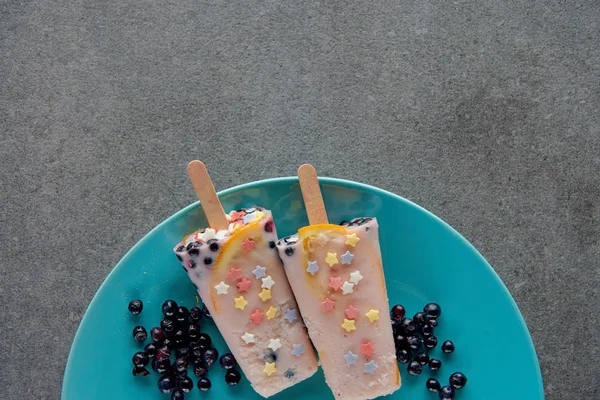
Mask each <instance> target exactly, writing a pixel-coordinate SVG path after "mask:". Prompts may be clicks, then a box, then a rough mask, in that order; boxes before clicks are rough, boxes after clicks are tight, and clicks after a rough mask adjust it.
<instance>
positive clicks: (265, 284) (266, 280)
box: [261, 275, 275, 289]
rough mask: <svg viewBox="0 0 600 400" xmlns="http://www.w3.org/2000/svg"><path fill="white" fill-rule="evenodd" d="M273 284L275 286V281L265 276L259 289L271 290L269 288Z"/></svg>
mask: <svg viewBox="0 0 600 400" xmlns="http://www.w3.org/2000/svg"><path fill="white" fill-rule="evenodd" d="M274 284H275V281H274V280H273V278H271V275H269V276H267V277H266V278H262V286H261V287H263V288H267V289H271V287H272V286H273V285H274Z"/></svg>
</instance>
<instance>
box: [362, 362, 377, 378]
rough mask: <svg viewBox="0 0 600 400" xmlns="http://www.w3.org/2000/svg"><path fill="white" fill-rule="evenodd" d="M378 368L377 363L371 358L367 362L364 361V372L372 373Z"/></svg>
mask: <svg viewBox="0 0 600 400" xmlns="http://www.w3.org/2000/svg"><path fill="white" fill-rule="evenodd" d="M377 368H379V365H377V364H375V361H373V360H371V361H369V362H368V363H365V372H367V373H369V374H371V375H373V374H374V373H375V370H376V369H377Z"/></svg>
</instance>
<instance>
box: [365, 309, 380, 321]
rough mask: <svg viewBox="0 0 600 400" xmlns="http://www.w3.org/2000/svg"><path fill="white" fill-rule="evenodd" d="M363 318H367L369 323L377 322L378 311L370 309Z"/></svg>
mask: <svg viewBox="0 0 600 400" xmlns="http://www.w3.org/2000/svg"><path fill="white" fill-rule="evenodd" d="M365 316H366V317H367V318H369V322H373V321H377V320H378V319H379V310H373V309H371V310H369V312H368V313H366V314H365Z"/></svg>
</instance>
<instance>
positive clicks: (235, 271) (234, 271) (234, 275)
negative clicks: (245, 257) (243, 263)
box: [227, 268, 243, 282]
mask: <svg viewBox="0 0 600 400" xmlns="http://www.w3.org/2000/svg"><path fill="white" fill-rule="evenodd" d="M227 276H228V277H229V279H231V280H232V281H234V282H236V281H239V280H240V279H242V278H243V275H242V270H241V269H239V268H231V269H230V270H229V272H228V273H227Z"/></svg>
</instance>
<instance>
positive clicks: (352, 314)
mask: <svg viewBox="0 0 600 400" xmlns="http://www.w3.org/2000/svg"><path fill="white" fill-rule="evenodd" d="M344 314H346V318H348V319H356V318H358V308H356V307H354V306H353V305H349V306H348V308H346V309H345V310H344Z"/></svg>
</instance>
